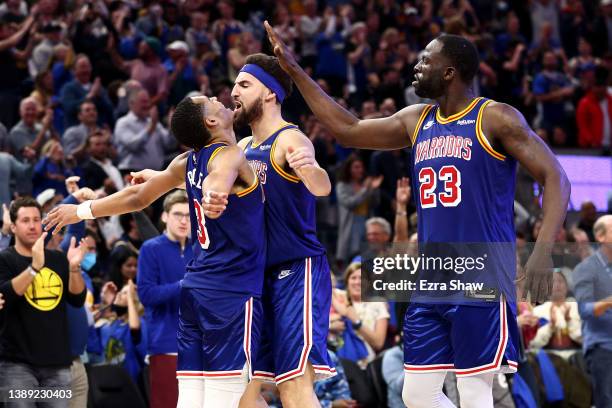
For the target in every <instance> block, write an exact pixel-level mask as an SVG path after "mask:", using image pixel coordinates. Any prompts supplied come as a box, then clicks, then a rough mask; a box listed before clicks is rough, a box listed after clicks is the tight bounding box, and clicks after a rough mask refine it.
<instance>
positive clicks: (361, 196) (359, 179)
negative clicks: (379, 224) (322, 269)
mask: <svg viewBox="0 0 612 408" xmlns="http://www.w3.org/2000/svg"><path fill="white" fill-rule="evenodd" d="M382 181H383V177H382V176H378V177H374V178H372V177H367V176H366V172H365V166H364V164H363V160H361V159H360V158H359V157H358V156H356V155H352V156H350V157H349V158H348V159H347V160H346V162H345V163H344V164H343V166H342V168H341V169H340V174H339V177H338V184H337V185H336V195H337V197H338V218H339V221H338V244H337V249H336V258H337V259H338V260H340V261H342V262H348V261H350V259H351V258H352V257H353V256H354V255H355V254H356V253H357V252H359V249H360V246H361V243H362V242H363V241H364V239H365V222H366V219H367V217H368V216H369V215H370V212H371V211H372V209H373V208H374V207H375V206H376V203H377V202H378V199H379V187H380V185H381V183H382Z"/></svg>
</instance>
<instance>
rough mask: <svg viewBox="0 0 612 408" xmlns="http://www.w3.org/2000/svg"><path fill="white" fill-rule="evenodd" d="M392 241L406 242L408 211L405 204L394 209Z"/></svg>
mask: <svg viewBox="0 0 612 408" xmlns="http://www.w3.org/2000/svg"><path fill="white" fill-rule="evenodd" d="M393 229H394V234H393V242H408V238H409V235H408V212H407V211H406V207H405V205H402V207H401V208H400V207H399V204H398V208H397V209H396V210H395V223H394V225H393Z"/></svg>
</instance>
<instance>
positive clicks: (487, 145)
mask: <svg viewBox="0 0 612 408" xmlns="http://www.w3.org/2000/svg"><path fill="white" fill-rule="evenodd" d="M489 103H491V101H490V100H488V101H486V102H485V103H483V104H482V106H480V109H479V110H478V116H477V117H476V137H477V139H478V142H479V143H480V145H481V146H482V148H483V149H484V150H485V151H486V152H487V153H488V154H490V155H491V156H493V157H494V158H496V159H497V160H500V161H505V160H506V156H504V155H503V154H501V153H499V152H497V151H496V150H495V149H493V147H492V146H491V144H490V143H489V140H488V139H487V138H486V137H485V135H484V132H483V131H482V112H483V111H484V108H485V107H486V106H487V105H488V104H489Z"/></svg>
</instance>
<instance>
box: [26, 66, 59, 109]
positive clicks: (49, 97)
mask: <svg viewBox="0 0 612 408" xmlns="http://www.w3.org/2000/svg"><path fill="white" fill-rule="evenodd" d="M30 97H32V98H34V99H35V100H36V102H37V103H38V109H39V111H38V114H39V115H40V116H42V115H44V114H45V110H46V109H47V108H51V109H53V108H54V107H55V105H56V104H57V101H56V100H54V99H53V74H52V73H51V71H48V70H47V71H43V72H41V73H40V74H38V75H36V78H35V79H34V90H33V91H32V93H31V94H30Z"/></svg>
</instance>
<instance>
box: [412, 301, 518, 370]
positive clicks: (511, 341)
mask: <svg viewBox="0 0 612 408" xmlns="http://www.w3.org/2000/svg"><path fill="white" fill-rule="evenodd" d="M511 306H513V305H510V304H509V303H508V302H506V301H505V299H504V297H502V298H501V300H500V301H498V302H491V303H478V304H469V303H463V304H460V305H448V304H423V303H414V304H411V305H410V306H409V307H408V310H406V317H405V320H404V371H406V372H409V373H414V372H417V373H427V372H439V371H453V372H455V373H456V374H457V376H469V375H477V374H482V373H487V372H496V373H511V372H516V369H517V365H518V364H517V361H518V353H519V347H520V346H519V344H520V343H519V342H520V339H519V330H518V325H517V322H516V311H515V309H513V308H512V307H511Z"/></svg>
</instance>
